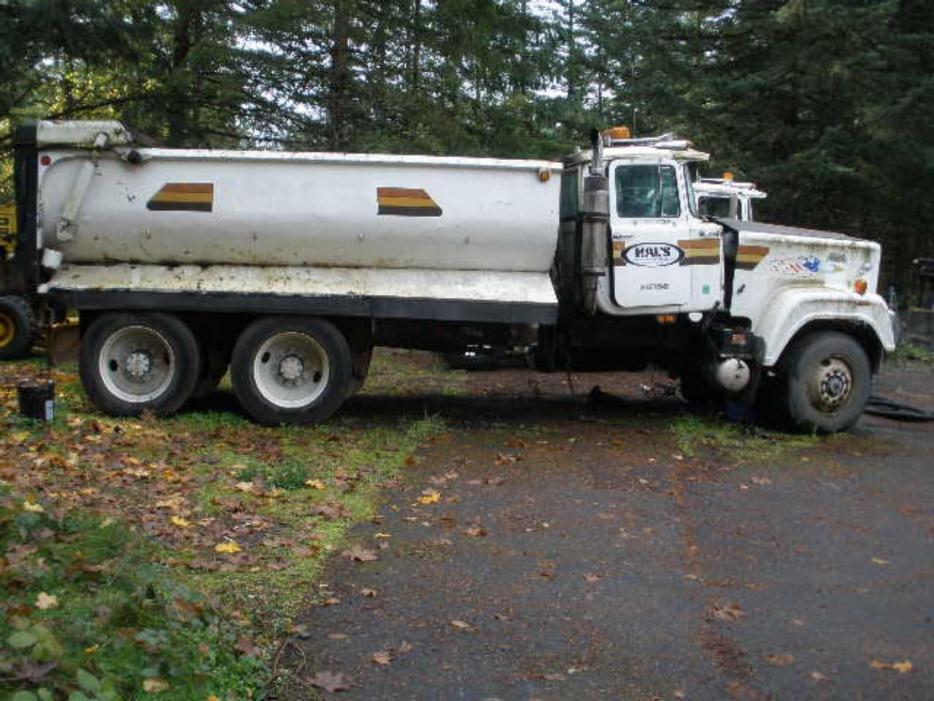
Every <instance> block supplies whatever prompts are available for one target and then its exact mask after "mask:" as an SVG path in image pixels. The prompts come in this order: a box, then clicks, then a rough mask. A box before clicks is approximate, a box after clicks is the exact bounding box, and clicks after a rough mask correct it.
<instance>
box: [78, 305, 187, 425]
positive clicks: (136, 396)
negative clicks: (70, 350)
mask: <svg viewBox="0 0 934 701" xmlns="http://www.w3.org/2000/svg"><path fill="white" fill-rule="evenodd" d="M79 371H80V374H81V383H82V384H83V385H84V389H85V391H86V392H87V394H88V396H89V397H90V398H91V401H92V402H94V404H95V405H96V406H97V407H98V408H100V409H101V410H102V411H104V412H106V413H108V414H112V415H114V416H138V415H139V414H142V413H143V412H144V411H151V412H154V413H156V414H160V415H163V416H165V415H168V414H173V413H175V412H176V411H178V409H179V408H180V407H181V406H182V404H184V403H185V402H186V401H187V400H188V398H189V397H190V396H191V392H192V390H193V389H194V386H195V383H196V382H197V380H198V375H199V372H200V359H199V352H198V342H197V341H196V340H195V337H194V334H192V332H191V329H189V328H188V326H187V325H186V324H185V323H184V322H182V321H181V320H180V319H178V318H177V317H174V316H172V315H170V314H156V313H151V314H150V313H141V314H135V313H122V312H120V313H110V314H104V315H102V316H99V317H97V319H95V320H94V321H93V322H92V323H91V325H90V326H89V327H88V328H87V330H86V331H85V333H84V336H83V338H82V339H81V350H80V358H79Z"/></svg>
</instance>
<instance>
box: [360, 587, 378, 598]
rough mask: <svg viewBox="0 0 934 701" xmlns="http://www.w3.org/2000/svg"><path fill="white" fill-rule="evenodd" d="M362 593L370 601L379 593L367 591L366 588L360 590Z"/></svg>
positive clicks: (371, 590) (372, 590)
mask: <svg viewBox="0 0 934 701" xmlns="http://www.w3.org/2000/svg"><path fill="white" fill-rule="evenodd" d="M360 593H361V594H362V595H363V596H365V597H367V598H368V599H373V598H375V597H376V593H377V592H376V590H375V589H367V588H366V587H364V588H363V589H361V590H360Z"/></svg>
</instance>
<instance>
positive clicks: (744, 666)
mask: <svg viewBox="0 0 934 701" xmlns="http://www.w3.org/2000/svg"><path fill="white" fill-rule="evenodd" d="M594 379H595V378H576V382H577V383H579V386H578V387H577V388H576V389H577V391H576V395H575V396H574V397H572V396H571V394H570V393H569V392H568V390H567V384H566V380H565V379H564V378H562V377H561V376H550V377H549V378H545V376H539V375H532V374H529V373H521V372H516V371H508V372H504V373H495V372H489V373H477V375H476V376H475V377H474V378H473V379H472V385H473V386H472V390H471V392H470V396H467V397H459V398H448V397H434V398H431V397H427V398H425V397H422V398H419V397H415V398H411V399H407V400H398V399H394V400H390V399H386V400H381V399H380V398H378V397H369V398H368V397H361V398H359V399H358V400H356V401H355V402H353V403H352V404H351V405H350V407H349V409H348V411H350V412H352V413H355V414H357V415H360V416H369V417H378V416H379V415H380V414H381V413H389V412H395V411H416V410H423V411H429V412H433V413H437V414H440V415H441V416H443V417H444V418H445V419H446V420H447V421H448V422H449V423H450V424H451V425H452V428H453V430H451V431H450V432H448V433H447V434H446V435H445V436H444V437H443V438H441V439H438V440H436V441H435V442H434V443H432V444H430V445H429V446H427V447H426V448H425V449H424V450H423V451H422V452H421V453H420V454H419V455H418V462H417V465H415V466H413V467H412V468H411V469H410V470H409V471H408V473H407V474H406V476H405V478H404V480H403V481H402V482H401V483H400V484H399V485H398V486H397V487H394V488H392V489H390V490H388V491H387V493H386V494H385V503H384V506H383V508H382V509H381V511H380V516H379V517H378V518H377V519H375V521H374V522H373V523H369V524H364V525H362V526H359V527H357V528H355V529H354V530H353V531H352V532H351V541H352V542H354V543H358V544H361V545H362V546H364V547H366V548H370V549H373V550H375V551H377V552H378V556H379V559H378V560H376V561H373V562H362V563H361V562H354V561H351V560H350V559H348V558H346V557H335V558H334V560H333V561H332V565H331V567H330V569H329V570H328V571H327V572H326V573H325V575H324V578H323V581H324V582H325V584H324V585H322V589H321V596H320V598H321V599H322V600H324V599H331V603H330V605H319V606H313V607H312V608H311V609H310V610H309V611H308V612H307V613H306V614H304V615H303V616H302V617H301V618H300V619H299V621H298V623H299V626H300V628H301V629H303V630H304V631H305V633H304V634H303V635H302V636H301V637H296V639H295V641H294V642H295V644H294V645H292V646H290V647H289V648H288V649H287V651H286V654H285V655H284V656H283V662H282V664H283V667H287V668H290V669H291V670H292V672H294V673H295V681H294V682H293V683H292V684H291V686H290V688H289V690H287V691H286V692H285V693H284V695H283V696H281V698H288V699H306V698H314V693H321V694H322V695H323V696H325V697H329V696H331V694H327V693H325V692H314V691H313V690H311V688H310V687H309V686H307V684H306V683H304V682H302V681H300V680H304V681H305V682H307V680H308V679H310V678H311V677H313V676H314V675H315V674H316V673H317V672H321V671H324V670H329V671H332V672H335V673H336V672H340V673H343V674H345V675H347V677H350V678H351V679H352V681H353V685H352V686H351V688H350V689H349V690H348V691H346V692H343V693H341V694H340V695H339V696H340V697H345V698H359V699H444V700H445V701H447V700H453V699H463V700H465V701H474V700H477V701H479V700H481V699H504V700H507V699H508V700H511V699H522V700H526V699H542V700H545V699H766V698H774V699H811V698H814V699H825V698H826V699H831V698H846V699H853V698H856V699H861V698H865V699H926V698H934V587H932V584H934V550H932V545H934V479H932V475H931V468H932V465H934V460H932V458H931V454H932V452H934V424H908V423H896V422H893V421H889V420H886V419H881V418H873V417H868V416H867V417H864V418H863V419H862V420H861V422H860V424H859V425H858V427H857V428H856V429H855V430H854V431H853V432H852V433H851V434H848V435H846V436H842V437H834V438H827V439H818V440H813V441H810V442H804V443H803V444H802V445H799V444H793V446H792V447H785V446H783V445H778V446H777V447H776V446H772V445H771V444H770V441H769V439H768V438H767V437H766V438H759V439H756V440H754V441H753V442H752V443H750V445H752V446H754V448H753V453H752V454H750V455H743V453H742V451H741V450H740V451H739V452H738V453H737V451H736V449H735V446H734V447H733V448H732V449H731V450H727V449H726V448H725V447H724V448H723V449H721V448H720V447H719V446H718V444H717V443H716V441H713V442H711V440H708V438H709V437H707V436H705V435H703V434H704V432H705V431H706V430H708V429H707V428H705V427H708V426H709V425H710V423H709V422H710V420H708V419H703V420H700V421H699V423H697V422H696V423H697V426H699V428H697V426H695V429H693V430H694V431H695V432H696V435H695V434H694V433H688V434H684V433H683V432H682V433H681V434H680V435H681V441H680V443H679V440H678V437H677V436H678V435H679V434H677V432H676V431H674V430H673V426H674V425H675V424H676V423H677V422H678V421H681V420H682V419H683V418H684V416H685V409H684V407H683V406H681V404H680V403H679V401H678V400H677V399H675V398H674V397H654V398H652V397H650V398H646V397H641V396H640V394H641V389H640V386H641V385H642V384H644V383H645V378H644V377H642V376H635V379H629V380H610V381H607V380H606V379H605V378H600V379H596V381H597V382H600V384H601V386H603V388H604V389H605V390H606V391H609V392H612V393H613V394H614V395H617V396H623V397H627V398H628V399H626V400H625V401H621V402H618V403H609V404H601V405H599V406H588V405H586V404H585V403H584V401H583V396H584V395H586V390H589V388H590V385H591V384H592V383H593V381H594ZM614 383H615V384H614ZM878 393H880V394H884V395H886V396H889V397H893V398H896V399H902V400H905V401H911V402H912V403H915V404H917V405H920V406H924V407H926V408H934V372H932V370H931V369H930V368H907V369H906V368H901V369H894V370H890V371H888V372H887V374H886V375H885V376H884V377H883V378H882V380H881V381H880V383H879V387H878ZM690 425H695V424H690ZM713 425H714V426H715V425H716V422H714V424H713ZM710 430H715V429H710ZM779 443H780V441H779ZM695 447H696V450H694V448H695ZM685 448H687V450H685ZM426 490H427V491H426ZM432 490H433V492H435V493H437V494H438V497H437V502H436V503H431V502H432V501H433V500H434V498H435V497H434V496H433V492H432ZM420 497H425V498H424V499H422V501H424V502H429V503H420V502H419V499H420ZM380 544H383V545H382V546H380ZM374 653H381V654H378V655H377V658H376V660H374V657H373V656H374ZM382 653H385V654H382ZM387 662H388V664H387Z"/></svg>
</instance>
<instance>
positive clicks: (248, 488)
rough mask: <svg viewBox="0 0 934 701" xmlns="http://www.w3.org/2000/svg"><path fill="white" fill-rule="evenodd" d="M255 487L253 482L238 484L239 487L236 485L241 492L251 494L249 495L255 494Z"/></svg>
mask: <svg viewBox="0 0 934 701" xmlns="http://www.w3.org/2000/svg"><path fill="white" fill-rule="evenodd" d="M254 486H255V485H254V484H253V483H252V482H237V485H236V487H237V489H239V490H240V491H241V492H249V493H252V492H253V487H254Z"/></svg>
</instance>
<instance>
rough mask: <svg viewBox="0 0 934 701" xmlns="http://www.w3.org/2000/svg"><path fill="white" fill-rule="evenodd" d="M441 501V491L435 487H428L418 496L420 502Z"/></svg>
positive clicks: (431, 502)
mask: <svg viewBox="0 0 934 701" xmlns="http://www.w3.org/2000/svg"><path fill="white" fill-rule="evenodd" d="M439 501H441V492H439V491H436V490H434V489H426V490H425V491H424V492H422V495H421V496H420V497H419V498H418V503H419V504H437V503H438V502H439Z"/></svg>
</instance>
